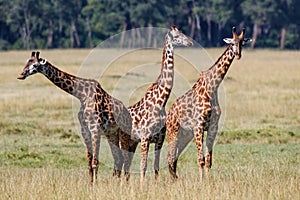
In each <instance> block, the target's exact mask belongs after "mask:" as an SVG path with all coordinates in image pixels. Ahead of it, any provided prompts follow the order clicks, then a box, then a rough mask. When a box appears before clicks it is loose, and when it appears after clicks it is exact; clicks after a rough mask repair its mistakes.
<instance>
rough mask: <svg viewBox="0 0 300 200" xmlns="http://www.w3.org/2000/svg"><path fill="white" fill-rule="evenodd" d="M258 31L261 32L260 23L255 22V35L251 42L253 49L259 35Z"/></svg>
mask: <svg viewBox="0 0 300 200" xmlns="http://www.w3.org/2000/svg"><path fill="white" fill-rule="evenodd" d="M258 32H259V28H258V24H257V23H255V24H254V25H253V36H252V42H251V45H250V48H251V49H254V46H255V42H256V39H257V36H258Z"/></svg>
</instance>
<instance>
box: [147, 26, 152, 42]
mask: <svg viewBox="0 0 300 200" xmlns="http://www.w3.org/2000/svg"><path fill="white" fill-rule="evenodd" d="M152 30H153V27H152V24H151V23H149V24H148V41H147V47H150V45H151V42H152Z"/></svg>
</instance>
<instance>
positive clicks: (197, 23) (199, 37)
mask: <svg viewBox="0 0 300 200" xmlns="http://www.w3.org/2000/svg"><path fill="white" fill-rule="evenodd" d="M195 24H196V29H197V34H196V35H195V39H196V40H199V41H201V26H200V17H199V15H198V14H195Z"/></svg>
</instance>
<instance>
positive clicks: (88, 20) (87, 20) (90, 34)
mask: <svg viewBox="0 0 300 200" xmlns="http://www.w3.org/2000/svg"><path fill="white" fill-rule="evenodd" d="M86 25H87V29H88V39H89V43H90V48H93V46H94V45H93V41H92V29H91V24H90V17H89V16H87V17H86Z"/></svg>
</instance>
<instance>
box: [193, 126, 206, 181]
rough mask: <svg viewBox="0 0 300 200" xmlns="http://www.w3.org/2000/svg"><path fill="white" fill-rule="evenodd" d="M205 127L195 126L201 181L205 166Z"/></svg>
mask: <svg viewBox="0 0 300 200" xmlns="http://www.w3.org/2000/svg"><path fill="white" fill-rule="evenodd" d="M203 134H204V133H203V127H202V126H199V127H196V128H194V135H195V139H196V147H197V153H198V158H197V162H198V168H199V173H200V182H201V183H202V182H203V168H204V154H203Z"/></svg>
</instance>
